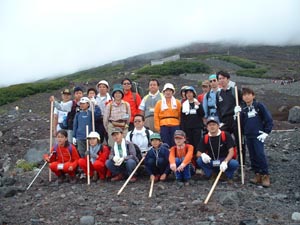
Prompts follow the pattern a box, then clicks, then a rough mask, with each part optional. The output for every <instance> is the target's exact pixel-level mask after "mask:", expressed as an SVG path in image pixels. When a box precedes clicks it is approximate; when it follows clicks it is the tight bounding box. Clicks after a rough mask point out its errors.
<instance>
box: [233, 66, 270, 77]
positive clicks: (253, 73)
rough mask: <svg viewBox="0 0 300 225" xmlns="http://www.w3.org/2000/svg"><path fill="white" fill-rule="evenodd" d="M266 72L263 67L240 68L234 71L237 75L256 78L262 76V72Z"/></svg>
mask: <svg viewBox="0 0 300 225" xmlns="http://www.w3.org/2000/svg"><path fill="white" fill-rule="evenodd" d="M266 72H267V69H265V68H257V69H242V70H238V71H236V75H237V76H243V77H256V78H262V77H264V74H265V73H266Z"/></svg>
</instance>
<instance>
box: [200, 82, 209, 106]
mask: <svg viewBox="0 0 300 225" xmlns="http://www.w3.org/2000/svg"><path fill="white" fill-rule="evenodd" d="M201 88H202V93H201V94H199V95H198V97H197V99H198V101H199V102H200V103H202V102H203V98H204V95H205V94H206V93H207V92H209V90H210V85H209V81H208V80H205V81H203V82H202V84H201Z"/></svg>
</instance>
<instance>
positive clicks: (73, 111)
mask: <svg viewBox="0 0 300 225" xmlns="http://www.w3.org/2000/svg"><path fill="white" fill-rule="evenodd" d="M79 110H80V108H79V106H78V105H77V103H76V102H75V101H74V100H73V102H72V108H71V111H70V112H68V115H67V117H66V123H67V124H68V125H67V128H68V129H69V130H73V120H74V118H75V115H76V113H77V112H78V111H79Z"/></svg>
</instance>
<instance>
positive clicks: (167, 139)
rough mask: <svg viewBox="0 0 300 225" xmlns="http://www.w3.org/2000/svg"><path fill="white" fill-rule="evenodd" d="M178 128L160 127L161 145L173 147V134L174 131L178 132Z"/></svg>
mask: <svg viewBox="0 0 300 225" xmlns="http://www.w3.org/2000/svg"><path fill="white" fill-rule="evenodd" d="M179 129H180V128H179V126H173V127H170V126H161V127H160V136H161V140H162V142H163V143H167V144H168V145H169V146H170V147H171V146H174V145H175V142H174V133H175V130H179Z"/></svg>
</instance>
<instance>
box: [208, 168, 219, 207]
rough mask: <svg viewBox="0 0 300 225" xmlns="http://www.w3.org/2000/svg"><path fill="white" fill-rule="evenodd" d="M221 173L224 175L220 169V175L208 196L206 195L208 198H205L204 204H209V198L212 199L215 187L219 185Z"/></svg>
mask: <svg viewBox="0 0 300 225" xmlns="http://www.w3.org/2000/svg"><path fill="white" fill-rule="evenodd" d="M221 175H222V170H220V172H219V174H218V176H217V178H216V180H215V182H214V184H213V186H212V187H211V189H210V191H209V193H208V195H207V197H206V199H205V201H204V204H207V202H208V200H209V199H210V197H211V195H212V193H213V192H214V190H215V188H216V185H217V183H218V181H219V179H220V177H221Z"/></svg>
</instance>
